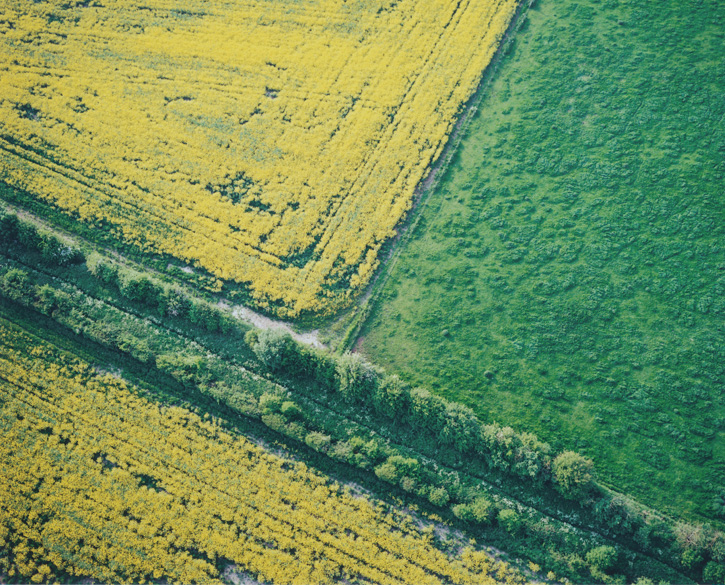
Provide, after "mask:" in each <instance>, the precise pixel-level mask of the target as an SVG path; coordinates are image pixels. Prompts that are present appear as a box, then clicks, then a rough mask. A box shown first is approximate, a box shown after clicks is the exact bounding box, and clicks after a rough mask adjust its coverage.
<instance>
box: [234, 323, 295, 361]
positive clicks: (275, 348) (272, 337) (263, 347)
mask: <svg viewBox="0 0 725 585" xmlns="http://www.w3.org/2000/svg"><path fill="white" fill-rule="evenodd" d="M245 339H247V340H248V341H251V342H252V343H251V344H250V346H251V348H252V351H253V352H254V355H255V356H256V357H257V359H258V360H259V361H260V362H261V363H262V365H263V366H264V367H265V368H267V369H268V370H269V371H270V372H281V371H283V370H284V369H285V366H286V365H287V361H288V353H289V346H290V345H291V344H293V343H294V341H293V340H292V337H290V335H289V334H288V333H285V332H283V331H278V330H276V329H263V330H261V331H258V332H257V334H256V335H248V336H247V337H245Z"/></svg>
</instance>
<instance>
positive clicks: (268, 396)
mask: <svg viewBox="0 0 725 585" xmlns="http://www.w3.org/2000/svg"><path fill="white" fill-rule="evenodd" d="M283 402H284V398H283V397H282V396H280V395H279V394H273V393H271V392H265V393H264V394H262V395H261V396H260V397H259V408H260V409H261V410H262V413H264V414H271V413H279V412H281V410H282V404H283Z"/></svg>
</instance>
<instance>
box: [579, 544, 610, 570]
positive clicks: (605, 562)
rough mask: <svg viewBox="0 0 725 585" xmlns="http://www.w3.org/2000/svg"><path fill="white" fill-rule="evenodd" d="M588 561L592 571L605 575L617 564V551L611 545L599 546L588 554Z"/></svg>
mask: <svg viewBox="0 0 725 585" xmlns="http://www.w3.org/2000/svg"><path fill="white" fill-rule="evenodd" d="M586 559H587V563H588V564H589V566H590V567H591V568H592V569H594V570H595V571H600V572H602V573H603V572H605V571H608V570H609V569H611V568H612V567H613V566H614V565H615V563H616V562H617V550H616V549H615V548H614V547H613V546H609V545H604V546H598V547H597V548H593V549H592V550H590V551H589V552H588V553H587V556H586Z"/></svg>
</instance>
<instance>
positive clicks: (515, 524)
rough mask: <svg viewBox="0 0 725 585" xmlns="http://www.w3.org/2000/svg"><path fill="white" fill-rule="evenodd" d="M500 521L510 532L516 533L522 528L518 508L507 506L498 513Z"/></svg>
mask: <svg viewBox="0 0 725 585" xmlns="http://www.w3.org/2000/svg"><path fill="white" fill-rule="evenodd" d="M497 519H498V523H499V524H500V525H501V526H502V527H503V528H504V530H506V532H508V533H509V534H516V533H517V532H518V531H519V529H520V528H521V524H522V520H521V516H519V514H518V512H516V510H512V509H511V508H506V509H505V510H501V511H500V512H499V513H498V517H497Z"/></svg>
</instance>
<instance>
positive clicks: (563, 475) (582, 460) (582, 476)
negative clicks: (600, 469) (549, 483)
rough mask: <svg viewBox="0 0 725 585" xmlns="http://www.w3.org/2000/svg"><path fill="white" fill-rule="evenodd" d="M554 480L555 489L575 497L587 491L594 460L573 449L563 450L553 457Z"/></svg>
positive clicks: (569, 496)
mask: <svg viewBox="0 0 725 585" xmlns="http://www.w3.org/2000/svg"><path fill="white" fill-rule="evenodd" d="M553 467H554V481H555V482H556V484H557V486H556V487H557V489H558V490H559V491H560V492H561V493H562V494H563V495H564V496H565V497H567V498H575V497H577V496H580V495H582V494H583V493H585V492H586V491H587V489H588V488H589V487H590V486H591V483H592V469H593V468H594V462H593V461H592V460H591V459H588V458H586V457H583V456H582V455H579V453H575V452H574V451H564V452H563V453H561V454H559V455H558V456H557V457H556V459H554V466H553Z"/></svg>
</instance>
